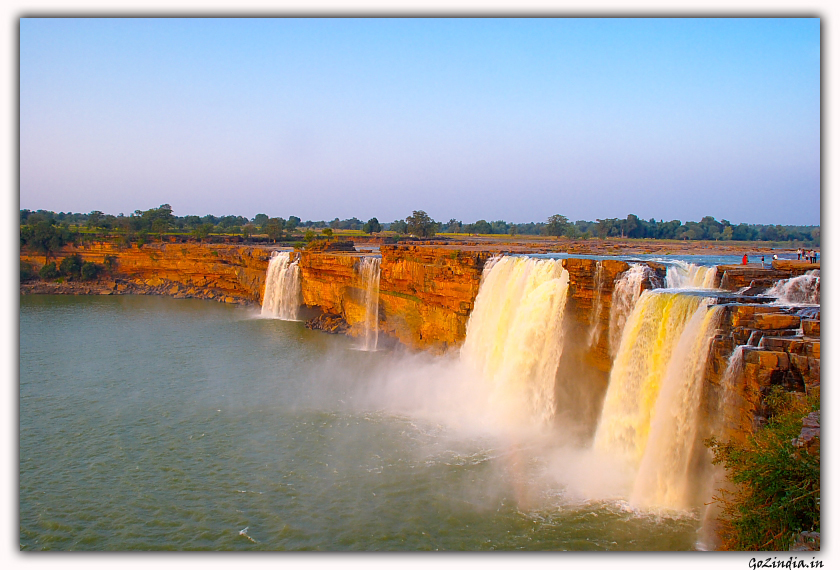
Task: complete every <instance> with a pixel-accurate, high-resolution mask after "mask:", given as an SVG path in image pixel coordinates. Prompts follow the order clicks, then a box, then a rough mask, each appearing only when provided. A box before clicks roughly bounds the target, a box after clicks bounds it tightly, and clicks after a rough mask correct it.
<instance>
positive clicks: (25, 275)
mask: <svg viewBox="0 0 840 570" xmlns="http://www.w3.org/2000/svg"><path fill="white" fill-rule="evenodd" d="M34 278H35V271H34V270H33V269H32V264H31V263H29V262H28V261H23V260H21V261H20V282H21V283H23V282H24V281H29V280H30V279H34Z"/></svg>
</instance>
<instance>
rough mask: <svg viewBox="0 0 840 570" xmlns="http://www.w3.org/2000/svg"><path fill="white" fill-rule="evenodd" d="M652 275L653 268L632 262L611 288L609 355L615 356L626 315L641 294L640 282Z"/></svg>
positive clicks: (628, 314)
mask: <svg viewBox="0 0 840 570" xmlns="http://www.w3.org/2000/svg"><path fill="white" fill-rule="evenodd" d="M652 275H653V270H651V268H650V267H648V266H647V265H644V264H633V265H631V266H630V269H628V270H627V271H625V272H624V273H622V274H621V276H620V277H619V278H618V279H617V280H616V282H615V287H614V288H613V294H612V304H611V305H610V355H611V356H615V354H616V353H617V352H618V346H619V343H620V342H621V334H622V332H623V331H624V325H625V323H626V322H627V317H629V316H630V313H631V312H632V311H633V307H635V306H636V302H637V301H638V300H639V296H640V295H641V294H642V283H643V282H644V280H645V279H649V278H650V277H651V276H652Z"/></svg>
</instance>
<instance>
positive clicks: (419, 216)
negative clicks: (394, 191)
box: [405, 210, 437, 237]
mask: <svg viewBox="0 0 840 570" xmlns="http://www.w3.org/2000/svg"><path fill="white" fill-rule="evenodd" d="M405 223H406V229H407V230H408V233H410V234H413V235H415V236H417V237H433V236H434V235H435V231H436V230H437V224H436V223H435V221H434V220H433V219H432V218H430V217H429V214H427V213H426V212H424V211H423V210H414V211H413V212H412V214H411V215H410V216H408V217H407V218H406V219H405Z"/></svg>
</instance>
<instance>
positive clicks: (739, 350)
mask: <svg viewBox="0 0 840 570" xmlns="http://www.w3.org/2000/svg"><path fill="white" fill-rule="evenodd" d="M750 340H752V335H751V336H750ZM750 346H751V345H750V344H749V342H748V343H747V344H742V345H739V346H736V347H735V350H733V351H732V354H731V355H730V356H729V362H727V364H726V370H725V371H724V373H723V376H722V377H721V381H720V390H721V396H720V398H719V400H718V408H717V418H716V419H715V422H714V424H715V425H714V427H715V428H716V430H717V431H720V429H721V428H723V427H726V426H728V425H729V424H730V423H731V422H732V421H733V418H732V414H733V412H734V410H735V409H736V404H737V401H738V397H739V396H738V385H737V381H738V378H740V377H741V375H742V374H743V373H744V351H745V350H746V349H747V348H748V347H750Z"/></svg>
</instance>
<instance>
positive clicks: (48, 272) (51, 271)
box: [38, 261, 58, 279]
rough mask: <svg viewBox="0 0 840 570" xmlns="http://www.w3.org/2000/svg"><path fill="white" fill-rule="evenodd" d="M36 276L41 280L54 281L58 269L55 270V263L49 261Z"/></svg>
mask: <svg viewBox="0 0 840 570" xmlns="http://www.w3.org/2000/svg"><path fill="white" fill-rule="evenodd" d="M38 276H39V277H40V278H41V279H55V278H56V277H58V269H56V268H55V261H50V262H49V263H47V264H46V265H44V266H43V267H42V268H41V270H40V271H38Z"/></svg>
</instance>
